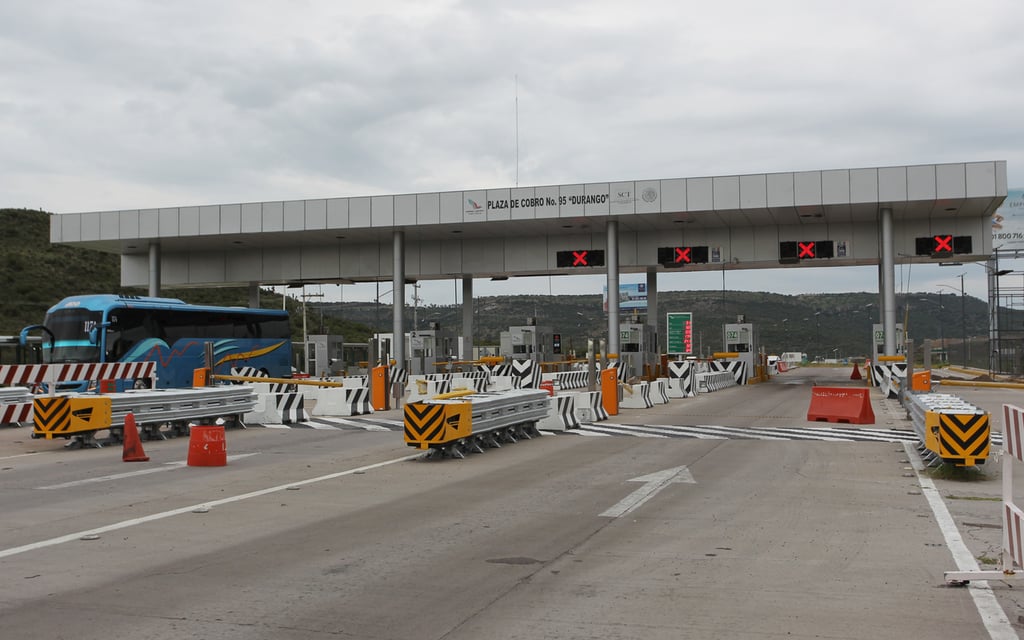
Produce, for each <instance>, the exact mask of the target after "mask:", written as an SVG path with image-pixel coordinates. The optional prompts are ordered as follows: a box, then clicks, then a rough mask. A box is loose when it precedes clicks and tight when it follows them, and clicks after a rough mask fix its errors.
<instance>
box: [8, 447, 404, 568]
mask: <svg viewBox="0 0 1024 640" xmlns="http://www.w3.org/2000/svg"><path fill="white" fill-rule="evenodd" d="M422 455H423V454H422V453H417V454H415V455H411V456H402V457H401V458H395V459H393V460H385V461H384V462H377V463H375V464H370V465H366V466H365V467H357V468H355V469H348V470H346V471H339V472H337V473H330V474H327V475H325V476H318V477H316V478H309V479H308V480H298V481H296V482H289V483H287V484H279V485H277V486H276V487H269V488H267V489H260V490H258V491H250V492H249V493H243V494H239V495H237V496H230V497H227V498H221V499H220V500H213V501H211V502H200V503H198V504H193V505H189V506H187V507H181V508H180V509H172V510H170V511H163V512H161V513H154V514H151V515H148V516H143V517H141V518H132V519H131V520H122V521H121V522H115V523H114V524H108V525H106V526H103V527H97V528H95V529H88V530H86V531H78V532H76V533H69V534H67V535H64V536H59V537H56V538H50V539H48V540H40V541H39V542H31V543H29V544H23V545H21V546H20V547H11V548H9V549H0V558H8V557H10V556H16V555H18V554H20V553H27V552H29V551H36V550H38V549H45V548H47V547H54V546H56V545H58V544H64V543H65V542H72V541H74V540H78V539H79V538H81V537H82V536H89V535H100V534H103V533H108V532H110V531H117V530H119V529H127V528H128V527H134V526H136V525H139V524H145V523H147V522H153V521H156V520H163V519H165V518H171V517H174V516H179V515H181V514H183V513H191V512H192V511H194V510H196V509H199V508H206V509H210V508H211V507H219V506H221V505H224V504H231V503H232V502H241V501H242V500H248V499H249V498H258V497H260V496H265V495H268V494H271V493H277V492H278V491H285V490H287V489H288V487H304V486H306V485H308V484H316V483H317V482H324V481H326V480H334V479H335V478H341V477H343V476H348V475H352V474H354V473H365V472H367V471H370V470H372V469H379V468H380V467H386V466H388V465H391V464H395V463H396V462H405V461H407V460H415V459H416V458H419V457H420V456H422Z"/></svg>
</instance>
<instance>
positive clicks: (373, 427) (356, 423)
mask: <svg viewBox="0 0 1024 640" xmlns="http://www.w3.org/2000/svg"><path fill="white" fill-rule="evenodd" d="M318 420H319V421H320V422H323V423H326V424H331V425H333V424H342V425H345V426H347V427H358V428H360V429H365V430H366V431H391V429H389V428H387V427H382V426H381V425H379V424H373V423H372V422H363V421H361V420H346V419H344V418H336V417H334V416H331V417H330V418H318Z"/></svg>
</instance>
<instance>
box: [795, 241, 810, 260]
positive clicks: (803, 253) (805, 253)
mask: <svg viewBox="0 0 1024 640" xmlns="http://www.w3.org/2000/svg"><path fill="white" fill-rule="evenodd" d="M797 244H799V246H800V253H799V255H798V256H797V257H798V258H813V257H814V243H813V242H800V243H797Z"/></svg>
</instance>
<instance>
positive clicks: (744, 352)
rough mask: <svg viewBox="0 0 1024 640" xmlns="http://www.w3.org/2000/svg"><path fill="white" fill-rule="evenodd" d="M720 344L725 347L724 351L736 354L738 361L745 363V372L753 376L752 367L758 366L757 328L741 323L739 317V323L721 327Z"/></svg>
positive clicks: (758, 342) (747, 323)
mask: <svg viewBox="0 0 1024 640" xmlns="http://www.w3.org/2000/svg"><path fill="white" fill-rule="evenodd" d="M722 344H724V345H725V351H729V352H733V353H738V354H739V359H740V361H742V362H746V363H747V371H748V372H749V373H750V374H751V375H753V373H754V371H755V369H754V365H755V364H759V363H758V361H757V353H758V349H759V348H760V340H759V337H758V332H757V327H755V326H754V325H753V324H751V323H749V322H743V320H742V316H741V317H740V318H739V322H735V323H732V324H726V325H723V326H722Z"/></svg>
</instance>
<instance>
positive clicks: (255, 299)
mask: <svg viewBox="0 0 1024 640" xmlns="http://www.w3.org/2000/svg"><path fill="white" fill-rule="evenodd" d="M249 308H250V309H259V308H260V283H258V282H250V283H249Z"/></svg>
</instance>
